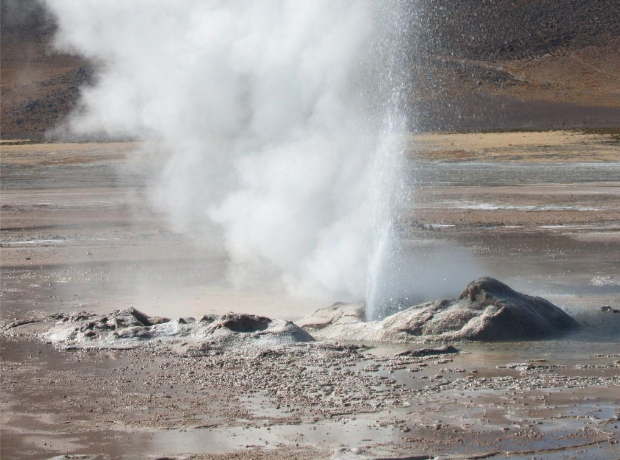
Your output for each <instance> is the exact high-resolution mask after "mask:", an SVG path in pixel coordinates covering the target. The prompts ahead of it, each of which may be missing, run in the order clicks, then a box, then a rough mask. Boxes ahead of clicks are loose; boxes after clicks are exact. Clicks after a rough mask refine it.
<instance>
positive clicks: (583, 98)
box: [0, 0, 620, 139]
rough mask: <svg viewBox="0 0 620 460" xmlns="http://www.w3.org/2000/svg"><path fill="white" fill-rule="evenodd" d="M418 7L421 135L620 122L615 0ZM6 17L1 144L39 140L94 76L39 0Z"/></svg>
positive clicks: (10, 0) (414, 68) (416, 102)
mask: <svg viewBox="0 0 620 460" xmlns="http://www.w3.org/2000/svg"><path fill="white" fill-rule="evenodd" d="M416 8H417V10H416V11H417V13H416V14H415V15H414V16H412V17H413V21H414V26H413V27H412V34H413V36H412V44H411V49H412V55H411V61H412V62H411V77H412V92H411V95H410V100H411V107H412V108H415V110H413V112H412V123H413V127H414V128H416V129H419V130H425V131H426V130H437V129H442V130H469V131H471V130H481V129H486V128H506V127H508V128H511V127H547V126H548V127H556V128H559V127H566V126H567V125H568V126H575V127H583V126H594V127H598V126H618V125H620V89H619V88H618V84H617V82H618V80H619V79H620V38H619V37H620V19H618V18H620V11H618V10H619V9H620V6H619V4H618V2H616V1H614V0H602V1H597V2H591V1H588V0H562V1H559V2H557V1H538V0H520V1H517V2H514V1H508V0H497V1H494V2H483V3H481V2H478V1H471V0H470V1H464V2H458V4H455V3H454V2H451V1H446V0H442V1H440V2H436V1H435V2H431V1H424V2H418V3H417V5H416ZM2 9H3V10H2V12H3V14H2V58H1V63H0V66H1V69H2V75H1V76H2V83H1V89H2V126H1V131H2V137H3V138H5V139H6V138H11V137H20V136H21V137H24V136H25V137H30V138H31V137H33V136H34V137H41V136H43V135H44V134H45V132H47V131H49V130H51V129H52V128H54V127H56V126H58V125H59V124H60V123H62V122H63V120H64V119H65V118H66V116H67V115H68V114H69V113H70V112H71V110H73V109H74V108H75V107H76V105H77V102H78V99H79V93H80V88H82V87H83V86H84V85H88V84H89V83H92V81H93V79H94V75H95V71H94V69H93V66H92V63H89V62H87V61H85V60H84V59H82V58H79V57H76V56H68V55H58V54H54V53H53V52H52V51H51V40H52V37H53V34H54V24H53V22H52V21H51V19H50V18H49V17H47V16H46V14H45V12H44V10H42V9H41V6H40V5H39V4H38V3H35V2H34V0H22V1H15V0H4V1H3V2H2ZM16 18H17V19H16ZM532 102H533V103H535V104H533V105H532V104H531V103H532ZM584 108H585V109H584ZM515 118H517V119H520V118H521V119H522V121H521V122H516V121H515Z"/></svg>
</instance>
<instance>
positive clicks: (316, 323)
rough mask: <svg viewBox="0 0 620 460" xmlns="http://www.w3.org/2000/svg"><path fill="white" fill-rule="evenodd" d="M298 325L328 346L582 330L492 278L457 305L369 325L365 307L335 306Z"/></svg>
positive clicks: (416, 310) (432, 306)
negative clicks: (331, 343)
mask: <svg viewBox="0 0 620 460" xmlns="http://www.w3.org/2000/svg"><path fill="white" fill-rule="evenodd" d="M297 324H298V325H299V326H301V327H303V328H304V329H305V330H307V331H308V332H309V333H310V334H312V335H313V336H314V337H316V338H320V339H324V340H329V339H339V340H364V341H373V342H418V341H454V340H472V341H502V340H528V339H538V338H544V337H549V336H553V335H555V334H558V333H561V332H564V331H568V330H571V329H575V328H577V327H578V323H577V322H576V321H575V320H574V319H573V318H572V317H570V316H569V315H568V314H567V313H565V312H564V311H563V310H561V309H560V308H558V307H556V306H555V305H553V304H552V303H551V302H549V301H547V300H545V299H542V298H540V297H532V296H528V295H525V294H521V293H519V292H516V291H514V290H513V289H511V288H510V287H508V286H506V285H505V284H503V283H501V282H500V281H498V280H496V279H493V278H487V277H485V278H480V279H478V280H476V281H473V282H471V283H470V284H469V285H468V286H467V287H466V288H465V290H464V291H463V292H462V293H461V295H460V296H459V298H458V299H455V300H436V301H432V302H427V303H423V304H420V305H416V306H413V307H410V308H408V309H406V310H403V311H401V312H399V313H396V314H394V315H391V316H388V317H387V318H385V319H383V320H382V321H372V322H364V305H363V304H336V305H333V306H331V307H329V308H326V309H322V310H318V311H317V312H315V313H313V314H312V315H310V316H308V317H306V318H303V319H302V320H300V321H298V322H297Z"/></svg>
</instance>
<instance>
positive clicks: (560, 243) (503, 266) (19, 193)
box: [0, 134, 620, 459]
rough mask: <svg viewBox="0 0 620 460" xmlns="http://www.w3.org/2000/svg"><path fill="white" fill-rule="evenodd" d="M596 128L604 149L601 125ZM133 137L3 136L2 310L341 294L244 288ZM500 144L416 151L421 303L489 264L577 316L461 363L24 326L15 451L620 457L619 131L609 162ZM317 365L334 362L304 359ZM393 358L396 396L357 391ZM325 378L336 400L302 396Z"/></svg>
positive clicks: (151, 306)
mask: <svg viewBox="0 0 620 460" xmlns="http://www.w3.org/2000/svg"><path fill="white" fill-rule="evenodd" d="M572 135H573V134H571V136H572ZM481 136H484V135H481ZM445 142H447V143H448V145H450V144H452V143H453V142H459V139H456V138H455V139H452V140H450V138H449V136H447V138H446V140H445ZM481 142H484V139H481ZM578 142H584V143H585V144H587V148H588V149H590V150H591V151H595V150H596V145H593V144H591V143H593V142H595V141H594V140H592V139H588V138H584V139H582V140H577V142H576V144H578ZM436 143H437V142H436ZM509 143H512V142H506V144H509ZM554 145H555V147H554ZM605 145H606V144H605ZM510 147H514V149H513V152H512V153H513V154H514V155H512V157H511V156H510ZM131 148H132V146H131V145H130V144H34V145H28V144H24V145H5V144H3V147H2V149H3V159H2V162H3V163H2V198H1V200H2V224H1V231H2V243H1V247H0V251H1V252H0V253H1V255H2V293H1V297H0V301H1V302H2V312H1V317H2V319H13V318H25V317H29V316H31V315H33V314H34V312H42V313H45V314H49V313H52V312H59V311H65V312H71V311H78V310H88V311H94V312H98V313H104V312H108V311H110V310H113V309H116V308H126V307H129V306H133V307H136V308H139V309H142V310H144V311H146V312H147V313H149V314H153V315H169V316H173V317H174V316H199V315H201V314H205V313H224V312H226V311H230V310H234V311H240V312H247V313H260V314H263V315H266V316H272V317H280V318H286V319H291V320H294V319H296V318H299V317H301V316H304V315H306V314H307V313H309V312H311V311H313V310H314V309H316V308H320V307H323V306H325V305H322V304H318V303H317V302H316V301H312V300H299V299H291V298H289V297H288V296H287V295H286V294H285V293H283V292H282V290H280V289H278V288H277V287H274V286H266V285H258V286H256V287H252V288H250V289H247V290H245V291H235V290H232V288H231V286H230V283H229V281H228V279H227V276H226V270H225V266H226V264H227V261H226V256H225V254H223V253H222V252H221V250H220V249H219V241H218V238H217V237H209V238H205V237H204V235H200V237H199V238H195V239H194V238H188V237H186V236H183V235H179V234H176V233H174V232H171V231H170V230H169V229H168V228H167V226H166V225H165V222H164V220H163V218H162V216H159V215H157V213H155V212H152V211H150V210H149V207H148V206H147V205H146V198H145V197H146V186H147V181H146V179H145V177H146V175H147V172H148V171H147V166H145V165H142V164H141V163H140V159H139V158H138V159H133V160H131V161H129V160H127V159H126V158H125V156H124V153H125V152H127V151H130V150H131ZM477 148H478V149H480V150H482V149H484V148H486V149H488V148H492V147H489V146H488V145H484V146H483V145H479V146H478V147H477ZM502 148H503V149H505V150H504V153H506V154H507V155H508V156H505V157H504V158H509V157H510V158H513V159H512V160H511V161H502V158H493V161H492V162H485V161H480V156H478V157H475V158H474V159H467V158H464V159H463V158H461V159H460V160H458V161H455V160H454V158H447V159H446V158H443V157H442V158H438V157H437V153H436V152H437V150H436V149H435V150H432V149H428V150H427V153H428V154H427V155H426V156H424V155H423V156H422V158H418V159H417V161H416V162H414V163H412V164H411V169H410V174H409V177H410V184H411V187H412V189H414V190H415V192H416V193H415V194H414V197H415V199H414V200H412V201H411V203H409V205H408V207H407V208H406V209H404V210H403V213H402V235H403V239H405V240H406V241H407V242H408V247H409V248H410V249H411V253H412V254H414V255H415V260H417V261H418V265H419V266H420V267H422V269H420V270H419V271H417V272H415V273H414V276H415V277H417V278H418V279H419V280H420V282H421V283H423V284H426V285H428V284H429V283H427V282H426V278H425V276H432V278H433V279H434V280H435V282H434V283H432V284H433V285H432V286H430V287H429V286H427V287H428V289H427V290H421V292H422V294H421V299H420V300H423V299H422V298H423V297H429V298H433V297H434V296H435V297H437V296H439V297H449V296H454V295H456V294H458V292H459V291H460V290H461V289H462V288H463V287H464V286H465V284H466V283H467V282H468V281H471V280H472V279H474V278H476V277H477V276H480V275H482V274H489V275H493V276H495V277H497V278H499V279H501V280H502V281H504V282H506V283H507V284H508V285H510V286H511V287H513V288H515V289H517V290H519V291H521V292H525V293H528V294H534V295H540V296H542V297H545V298H547V299H549V300H551V301H552V302H554V303H555V304H556V305H558V306H560V307H562V308H564V309H566V310H567V311H568V312H569V313H571V314H572V315H574V316H575V317H576V318H577V319H578V320H579V321H580V322H581V323H582V324H583V325H584V327H583V328H582V329H581V330H580V331H579V332H576V333H574V334H571V335H569V336H566V337H563V338H561V339H558V340H554V341H537V342H527V343H506V344H493V345H473V344H464V345H459V348H461V349H462V353H461V354H459V355H456V356H454V357H450V358H449V359H448V360H446V361H445V362H444V360H442V359H436V358H435V359H432V360H429V361H427V362H424V363H425V364H427V366H420V363H419V362H415V363H414V362H412V363H408V364H405V365H403V366H404V367H403V368H401V369H398V367H399V364H397V363H396V362H395V360H394V358H393V354H394V353H395V352H396V351H398V350H399V348H398V347H385V346H382V347H379V348H372V349H370V350H368V351H364V352H363V353H361V354H360V355H359V356H358V355H355V356H353V355H351V356H349V355H346V356H336V355H331V354H329V353H327V354H324V355H322V354H321V353H324V352H320V353H319V352H318V351H316V350H314V349H313V348H311V347H310V348H308V349H303V350H302V351H299V350H297V351H295V352H292V351H286V352H284V353H283V354H282V355H281V356H278V357H274V358H271V359H269V360H268V361H269V362H270V366H268V367H267V368H264V367H263V366H262V365H259V364H258V362H259V361H258V360H256V359H254V358H252V357H251V356H250V357H247V356H245V355H243V354H241V355H240V356H229V355H227V354H226V353H224V354H223V355H222V356H221V357H219V358H218V357H214V358H212V360H211V361H208V362H207V361H201V359H200V358H195V357H188V356H173V355H170V354H169V353H164V352H158V353H156V354H153V353H149V352H148V351H144V350H136V351H131V352H124V353H121V352H75V353H67V352H59V351H56V350H54V349H52V348H51V347H50V346H47V345H43V344H40V343H38V342H35V341H31V340H28V339H24V338H22V339H20V341H14V339H10V338H6V337H5V338H3V339H2V367H3V368H2V371H3V372H2V388H3V391H2V457H3V458H5V456H6V458H51V457H53V456H54V455H61V454H65V453H83V454H101V457H100V458H156V457H157V456H158V455H159V456H161V455H171V456H175V455H182V454H194V455H206V454H213V455H220V454H221V455H224V454H226V455H230V456H229V457H225V458H255V457H257V456H259V452H265V455H267V456H263V457H261V458H285V457H286V458H329V457H330V456H331V455H334V457H333V458H356V456H357V457H360V456H363V455H364V452H365V453H366V454H367V455H368V456H369V458H376V457H377V456H381V455H383V456H392V457H394V456H404V455H409V456H411V455H414V454H415V455H422V456H427V457H429V456H433V455H438V454H460V453H467V454H469V455H470V456H471V455H473V453H477V455H478V454H482V453H486V454H489V455H491V454H493V456H496V457H498V458H500V457H501V458H503V457H505V455H504V454H503V453H502V452H510V454H509V458H528V459H529V458H532V457H535V458H550V459H555V458H558V459H559V458H562V459H564V458H591V459H599V458H600V459H608V458H620V454H618V444H617V440H618V433H619V432H618V426H617V425H618V417H620V412H619V411H620V406H619V404H620V390H618V388H619V386H618V385H619V381H618V378H619V371H618V369H619V368H618V360H619V359H620V334H619V333H618V331H620V314H614V313H613V312H611V311H606V312H603V311H601V307H604V306H610V307H611V308H612V309H620V180H619V179H618V178H620V166H619V165H620V162H618V160H619V159H620V158H617V159H615V160H614V158H613V153H609V152H607V151H606V150H605V152H603V153H601V154H600V156H601V158H602V157H605V158H603V159H602V160H601V159H600V158H599V160H597V162H596V163H593V162H584V161H582V159H580V160H579V161H573V160H574V157H573V156H571V155H573V154H572V153H571V152H573V151H576V149H573V150H570V149H569V150H570V151H567V150H566V148H565V146H564V145H560V144H557V145H556V144H553V143H552V142H551V143H550V144H549V146H548V147H546V148H547V153H548V154H550V155H552V156H553V155H556V157H555V158H554V160H553V162H551V161H547V162H545V161H540V160H537V161H527V160H528V159H527V158H523V148H522V147H518V146H514V145H513V146H509V145H505V146H503V147H502ZM528 148H529V147H528ZM554 149H555V150H554ZM431 150H432V151H431ZM448 150H449V149H448ZM534 150H535V149H534ZM602 150H604V148H603V147H601V149H599V150H598V151H599V152H602ZM468 151H474V152H475V151H476V146H475V145H474V146H473V147H468ZM442 155H444V156H445V155H447V154H445V153H442ZM609 155H611V157H610V156H609ZM517 156H520V158H517V159H515V157H517ZM619 156H620V155H619ZM130 158H131V157H130ZM431 160H432V161H431ZM440 275H441V279H440V280H439V281H437V280H438V278H439V277H440ZM330 353H331V352H330ZM322 356H323V358H321V357H322ZM210 359H211V358H210ZM528 360H529V362H530V367H528V366H527V365H524V364H523V363H526V364H527V362H528ZM539 360H545V361H539ZM225 363H229V364H230V365H229V364H225ZM345 363H346V365H345ZM424 363H423V364H424ZM519 363H521V365H518V364H519ZM323 364H324V366H323ZM377 365H378V367H376V366H377ZM303 366H306V368H308V369H311V370H313V371H314V372H316V373H315V374H313V375H311V377H304V378H301V377H299V376H300V375H302V373H301V371H300V368H301V367H303ZM498 366H507V367H499V368H498ZM545 366H547V367H545ZM347 369H353V371H354V375H348V374H346V373H345V371H346V370H347ZM192 372H193V373H194V374H192ZM304 372H305V371H304ZM196 373H197V374H199V375H196ZM291 377H298V378H292V379H291ZM375 377H384V378H385V379H387V380H389V383H387V382H385V381H381V382H379V383H377V382H374V383H377V384H376V385H375V387H376V390H377V391H376V392H372V393H371V394H369V396H368V398H367V402H368V403H370V402H373V401H374V402H380V403H381V405H375V406H374V407H368V405H367V406H364V407H363V408H357V406H355V405H351V401H355V399H354V396H353V393H354V392H355V391H356V390H357V389H358V388H362V387H364V386H365V385H370V383H369V382H370V380H367V379H372V378H375ZM465 377H467V378H469V380H468V379H466V378H465ZM269 379H273V382H274V385H276V387H277V388H275V389H273V388H271V387H269V385H268V381H269ZM513 379H514V380H513ZM315 380H316V381H321V382H322V383H323V384H325V385H327V387H328V388H330V385H331V388H333V394H335V395H336V396H337V397H336V398H335V397H332V396H329V395H330V394H332V393H320V392H319V391H318V390H315V391H316V393H315V394H316V398H315V399H307V398H306V399H304V398H302V395H304V394H306V393H308V387H305V386H304V385H310V384H312V382H313V381H315ZM444 380H445V382H444ZM160 383H161V385H160ZM153 385H155V386H156V388H154V387H153ZM164 387H165V390H164ZM273 391H276V393H273ZM278 392H279V393H278ZM321 395H322V396H321ZM279 396H280V397H279ZM347 398H348V399H347ZM347 401H348V402H349V405H348V406H347V405H345V404H346V403H347ZM579 446H581V447H579ZM339 449H340V450H339ZM343 449H344V450H343ZM347 449H349V450H347ZM351 449H353V450H351ZM357 449H361V450H357ZM334 452H335V453H334ZM269 455H272V457H269ZM222 458H224V457H222ZM422 458H424V457H422Z"/></svg>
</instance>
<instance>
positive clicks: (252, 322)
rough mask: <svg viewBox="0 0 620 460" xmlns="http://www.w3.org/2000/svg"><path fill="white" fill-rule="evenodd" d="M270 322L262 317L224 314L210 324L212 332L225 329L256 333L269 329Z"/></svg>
mask: <svg viewBox="0 0 620 460" xmlns="http://www.w3.org/2000/svg"><path fill="white" fill-rule="evenodd" d="M270 323H271V320H270V319H269V318H265V317H264V316H256V315H246V314H240V313H226V314H225V315H223V316H222V317H221V318H220V319H219V320H217V321H215V322H213V323H212V324H211V328H212V330H216V329H220V328H226V329H229V330H231V331H233V332H257V331H264V330H265V329H267V327H269V324H270Z"/></svg>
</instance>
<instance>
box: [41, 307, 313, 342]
mask: <svg viewBox="0 0 620 460" xmlns="http://www.w3.org/2000/svg"><path fill="white" fill-rule="evenodd" d="M50 318H51V319H52V320H56V323H55V324H54V325H52V326H51V327H49V328H46V329H45V330H44V331H43V332H41V333H39V337H40V338H42V339H43V340H46V341H48V342H51V343H54V344H55V345H57V346H59V347H61V348H115V349H122V348H135V347H138V346H141V345H146V344H163V345H170V346H182V347H184V348H186V347H194V346H196V345H200V346H202V347H203V348H204V346H205V345H212V346H214V347H222V346H245V345H248V346H272V345H284V344H289V343H298V342H311V341H313V340H314V339H313V338H312V336H310V334H308V333H307V332H306V331H304V330H303V329H301V328H300V327H298V326H297V325H295V324H294V323H292V322H290V321H285V320H273V319H269V318H266V317H263V316H256V315H248V314H238V313H227V314H225V315H222V316H215V315H205V316H203V317H202V318H200V319H198V320H196V319H194V318H178V319H168V318H161V317H155V316H148V315H146V314H144V313H142V312H140V311H138V310H136V309H134V308H129V309H126V310H117V311H114V312H112V313H110V314H108V315H102V316H98V315H94V314H92V313H85V312H78V313H72V314H70V315H66V314H56V315H52V316H51V317H50Z"/></svg>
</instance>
